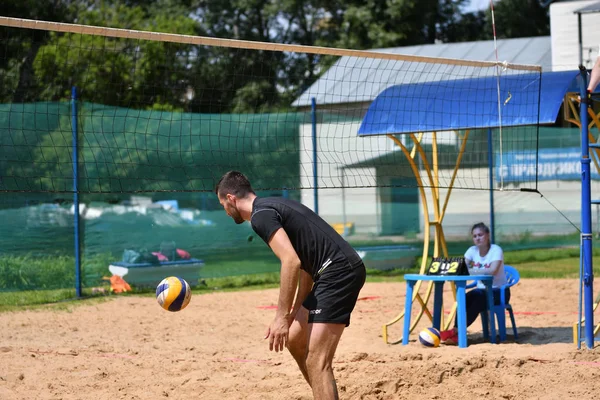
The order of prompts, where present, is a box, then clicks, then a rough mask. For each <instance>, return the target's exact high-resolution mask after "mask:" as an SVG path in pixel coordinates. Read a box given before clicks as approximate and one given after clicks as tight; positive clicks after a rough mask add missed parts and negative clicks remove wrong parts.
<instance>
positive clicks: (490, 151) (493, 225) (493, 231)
mask: <svg viewBox="0 0 600 400" xmlns="http://www.w3.org/2000/svg"><path fill="white" fill-rule="evenodd" d="M487 135H488V167H489V171H490V172H489V175H490V231H491V240H492V243H496V221H495V220H496V219H495V218H494V153H493V143H492V128H488V131H487ZM500 173H502V171H500Z"/></svg>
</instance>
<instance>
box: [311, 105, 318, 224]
mask: <svg viewBox="0 0 600 400" xmlns="http://www.w3.org/2000/svg"><path fill="white" fill-rule="evenodd" d="M310 118H311V122H312V146H313V149H312V150H313V182H314V185H315V187H314V189H313V197H314V202H315V205H314V207H315V213H316V214H317V215H318V214H319V181H318V180H317V178H318V175H317V101H316V100H315V98H314V97H311V98H310Z"/></svg>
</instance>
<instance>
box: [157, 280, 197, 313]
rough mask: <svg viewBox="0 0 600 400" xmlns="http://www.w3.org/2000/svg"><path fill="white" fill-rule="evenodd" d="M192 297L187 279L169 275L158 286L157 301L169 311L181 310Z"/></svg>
mask: <svg viewBox="0 0 600 400" xmlns="http://www.w3.org/2000/svg"><path fill="white" fill-rule="evenodd" d="M191 298H192V291H191V290H190V285H189V284H188V283H187V282H186V280H185V279H182V278H179V277H177V276H169V277H168V278H165V279H163V280H162V281H161V282H160V283H159V284H158V286H157V287H156V301H158V304H160V306H161V307H162V308H164V309H165V310H167V311H173V312H174V311H181V310H183V309H184V308H186V307H187V305H188V304H189V303H190V299H191Z"/></svg>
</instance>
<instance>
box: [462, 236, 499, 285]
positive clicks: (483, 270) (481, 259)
mask: <svg viewBox="0 0 600 400" xmlns="http://www.w3.org/2000/svg"><path fill="white" fill-rule="evenodd" d="M465 258H466V259H468V260H471V263H470V265H467V266H468V267H469V273H470V274H471V275H492V273H491V272H490V270H489V268H490V264H491V263H493V262H494V261H500V265H499V266H498V268H497V269H496V272H495V273H494V274H493V275H494V281H493V284H492V286H493V287H500V286H502V285H505V284H506V274H505V273H504V253H503V252H502V248H501V247H500V246H497V245H495V244H493V245H492V246H491V247H490V250H489V251H488V252H487V254H486V255H485V256H481V255H480V254H479V249H478V248H477V246H471V247H469V249H468V250H467V251H466V252H465ZM477 287H478V288H481V289H483V288H485V285H484V284H483V283H481V282H477Z"/></svg>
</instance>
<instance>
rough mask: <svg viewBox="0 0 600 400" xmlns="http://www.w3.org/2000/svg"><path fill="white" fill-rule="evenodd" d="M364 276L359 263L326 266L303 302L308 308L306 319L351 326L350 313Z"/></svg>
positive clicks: (362, 266) (364, 272)
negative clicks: (351, 265)
mask: <svg viewBox="0 0 600 400" xmlns="http://www.w3.org/2000/svg"><path fill="white" fill-rule="evenodd" d="M366 276H367V273H366V270H365V266H364V264H362V263H361V264H360V265H359V266H357V267H355V268H350V266H349V265H348V264H347V263H344V264H332V265H330V266H328V267H327V268H326V269H325V270H324V271H323V272H322V274H321V275H320V276H319V277H318V279H317V281H316V282H315V284H314V285H313V288H312V290H311V292H310V294H309V295H308V297H307V298H306V300H304V303H302V305H303V306H304V308H306V309H307V310H308V322H309V323H313V322H323V323H325V322H327V323H336V324H345V325H346V326H348V325H350V313H352V310H353V309H354V306H355V305H356V300H357V299H358V294H359V293H360V289H361V288H362V287H363V285H364V283H365V278H366Z"/></svg>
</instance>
